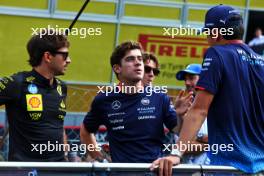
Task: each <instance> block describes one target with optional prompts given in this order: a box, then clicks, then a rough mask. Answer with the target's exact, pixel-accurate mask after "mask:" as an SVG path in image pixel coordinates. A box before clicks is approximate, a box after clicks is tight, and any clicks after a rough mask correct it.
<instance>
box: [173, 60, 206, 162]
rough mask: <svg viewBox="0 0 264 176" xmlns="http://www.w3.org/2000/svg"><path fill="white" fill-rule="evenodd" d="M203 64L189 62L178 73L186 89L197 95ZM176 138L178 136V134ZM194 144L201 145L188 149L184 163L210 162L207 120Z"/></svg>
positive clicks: (177, 76) (177, 77) (177, 75)
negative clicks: (196, 88) (207, 149)
mask: <svg viewBox="0 0 264 176" xmlns="http://www.w3.org/2000/svg"><path fill="white" fill-rule="evenodd" d="M201 69H202V65H201V64H189V65H188V66H187V67H186V68H185V69H184V70H180V71H179V72H177V74H176V79H177V80H179V81H184V83H185V90H186V91H187V92H192V94H193V95H195V92H196V91H195V86H196V84H197V82H198V80H199V75H200V73H201ZM176 138H178V136H177V135H176ZM191 143H192V144H194V145H196V146H199V147H196V148H193V149H190V150H187V151H186V152H185V154H184V156H183V163H185V164H209V163H210V160H209V158H208V157H207V154H206V152H205V150H206V147H207V145H206V144H207V143H208V131H207V120H206V119H205V121H204V122H203V125H202V127H201V128H200V130H199V131H198V133H197V135H196V137H195V139H194V140H192V141H191Z"/></svg>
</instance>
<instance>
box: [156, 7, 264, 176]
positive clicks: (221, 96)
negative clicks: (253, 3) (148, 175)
mask: <svg viewBox="0 0 264 176" xmlns="http://www.w3.org/2000/svg"><path fill="white" fill-rule="evenodd" d="M205 27H206V28H207V30H208V29H209V31H211V32H212V31H213V29H217V30H218V32H217V33H214V34H213V33H211V35H209V36H208V37H207V39H208V43H209V44H210V45H211V47H210V48H209V49H208V50H207V52H206V54H205V56H204V60H203V67H202V72H201V75H200V79H199V81H198V84H197V89H198V92H197V95H196V97H195V101H194V104H193V105H192V107H191V109H190V111H188V112H187V117H186V118H185V121H184V122H183V127H182V129H181V133H180V138H179V141H178V142H177V146H178V148H179V147H180V144H187V143H188V141H190V140H191V139H192V138H193V137H194V136H195V134H196V133H197V131H198V130H199V128H200V127H201V125H202V123H203V121H204V120H205V117H206V116H207V120H208V133H209V144H210V146H211V147H212V146H213V145H218V147H219V150H218V153H215V154H213V153H212V152H210V153H209V157H210V160H211V164H213V165H228V166H233V167H235V168H237V169H239V170H242V171H243V172H246V173H260V172H262V174H263V170H264V101H263V100H264V91H263V90H264V89H263V88H264V59H263V58H262V57H261V56H259V55H257V54H256V53H255V52H254V51H252V50H251V49H250V48H249V47H248V46H247V45H245V44H244V43H243V41H242V37H243V33H244V27H243V20H242V17H241V16H240V14H239V13H238V12H237V11H236V10H235V9H233V8H232V7H229V6H225V5H218V6H215V7H213V8H211V9H210V10H209V11H208V12H207V14H206V17H205ZM217 30H215V31H217ZM224 30H229V32H230V31H233V32H232V33H227V34H224V32H223V31H224ZM221 31H222V32H221ZM178 148H177V149H176V148H175V150H174V151H173V152H172V153H173V154H174V156H169V157H166V158H161V159H158V160H156V161H155V162H154V163H153V167H154V166H155V165H159V166H160V170H161V171H162V173H166V174H164V175H165V176H166V175H170V173H171V165H172V164H178V163H179V162H180V157H181V156H182V154H183V153H184V150H182V151H179V150H178ZM262 174H261V173H260V175H262Z"/></svg>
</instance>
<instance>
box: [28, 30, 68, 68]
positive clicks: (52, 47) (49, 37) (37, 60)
mask: <svg viewBox="0 0 264 176" xmlns="http://www.w3.org/2000/svg"><path fill="white" fill-rule="evenodd" d="M43 30H45V34H44V33H43V32H42V31H40V32H39V33H38V34H36V35H34V36H33V37H32V38H31V39H30V40H29V41H28V43H27V51H28V54H29V60H28V62H29V64H30V65H31V66H32V67H36V66H39V65H40V64H41V61H42V57H43V54H44V52H47V51H49V52H51V53H52V52H56V51H57V50H58V49H60V48H62V47H69V46H70V43H69V41H68V40H67V37H66V36H65V35H63V34H59V33H57V32H55V31H54V30H52V29H43Z"/></svg>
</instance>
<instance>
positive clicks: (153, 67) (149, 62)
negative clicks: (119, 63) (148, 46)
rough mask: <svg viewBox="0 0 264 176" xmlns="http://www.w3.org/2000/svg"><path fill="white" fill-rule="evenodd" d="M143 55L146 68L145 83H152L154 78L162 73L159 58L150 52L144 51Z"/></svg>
mask: <svg viewBox="0 0 264 176" xmlns="http://www.w3.org/2000/svg"><path fill="white" fill-rule="evenodd" d="M142 56H143V62H144V70H145V71H144V77H143V84H144V85H152V82H153V80H154V79H155V77H156V76H158V75H159V73H160V70H159V62H158V58H157V57H156V56H155V55H154V54H152V53H148V52H145V53H143V54H142Z"/></svg>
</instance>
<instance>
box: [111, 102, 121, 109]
mask: <svg viewBox="0 0 264 176" xmlns="http://www.w3.org/2000/svg"><path fill="white" fill-rule="evenodd" d="M120 107H121V103H120V101H118V100H116V101H114V102H113V103H112V109H114V110H117V109H119V108H120Z"/></svg>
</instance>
